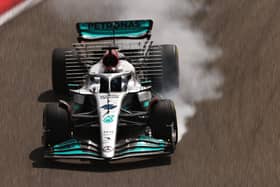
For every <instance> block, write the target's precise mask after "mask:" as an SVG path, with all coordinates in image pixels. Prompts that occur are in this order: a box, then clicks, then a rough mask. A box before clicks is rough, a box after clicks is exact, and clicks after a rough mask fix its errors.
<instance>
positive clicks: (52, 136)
mask: <svg viewBox="0 0 280 187" xmlns="http://www.w3.org/2000/svg"><path fill="white" fill-rule="evenodd" d="M70 124H71V123H70V117H69V114H68V112H67V111H66V110H65V109H63V108H61V107H59V105H57V104H47V105H46V107H45V109H44V113H43V128H44V134H43V137H42V143H43V145H44V146H46V147H47V146H53V145H55V144H58V143H61V142H63V141H66V140H67V139H69V138H70V137H71V128H70V127H71V126H70Z"/></svg>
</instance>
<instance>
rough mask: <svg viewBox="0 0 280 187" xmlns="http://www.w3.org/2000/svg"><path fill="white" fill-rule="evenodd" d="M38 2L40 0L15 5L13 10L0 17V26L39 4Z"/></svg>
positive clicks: (26, 0)
mask: <svg viewBox="0 0 280 187" xmlns="http://www.w3.org/2000/svg"><path fill="white" fill-rule="evenodd" d="M40 1H42V0H24V1H23V2H22V3H20V4H18V5H16V6H15V7H14V8H12V9H11V10H8V11H7V12H6V13H4V14H2V15H1V16H0V26H1V25H3V24H4V23H6V22H7V21H9V20H11V19H12V18H14V17H16V16H17V15H19V14H20V13H21V12H22V11H24V10H25V9H27V8H29V7H31V6H33V5H35V4H37V3H39V2H40Z"/></svg>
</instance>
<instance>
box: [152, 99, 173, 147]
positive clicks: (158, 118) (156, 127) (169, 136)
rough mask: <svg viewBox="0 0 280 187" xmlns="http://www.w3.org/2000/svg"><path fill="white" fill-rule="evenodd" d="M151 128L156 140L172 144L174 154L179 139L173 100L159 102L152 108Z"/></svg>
mask: <svg viewBox="0 0 280 187" xmlns="http://www.w3.org/2000/svg"><path fill="white" fill-rule="evenodd" d="M149 123H150V126H151V130H152V136H153V137H154V138H158V139H163V140H165V141H167V142H170V143H171V145H172V150H171V151H172V152H173V151H174V150H175V147H176V144H177V139H178V127H177V117H176V110H175V106H174V103H173V102H172V101H171V100H159V101H157V102H156V103H154V104H153V105H152V106H151V111H150V121H149Z"/></svg>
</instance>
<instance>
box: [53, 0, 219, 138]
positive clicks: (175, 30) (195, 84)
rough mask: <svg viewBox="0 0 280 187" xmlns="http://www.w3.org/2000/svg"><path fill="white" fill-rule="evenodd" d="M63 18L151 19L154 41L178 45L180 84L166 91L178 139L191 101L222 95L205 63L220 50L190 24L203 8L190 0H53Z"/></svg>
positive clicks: (192, 108) (216, 78)
mask: <svg viewBox="0 0 280 187" xmlns="http://www.w3.org/2000/svg"><path fill="white" fill-rule="evenodd" d="M53 4H54V5H55V9H56V12H57V13H59V16H61V17H62V18H63V19H74V20H76V21H79V20H80V21H97V20H98V21H103V20H115V19H143V18H145V19H153V20H154V29H153V32H152V34H153V36H152V39H153V40H154V41H155V43H157V44H176V45H177V46H178V49H179V66H180V68H179V69H180V88H179V90H176V91H172V92H170V93H168V94H167V96H168V97H169V98H171V99H172V100H173V101H174V102H175V105H176V110H177V118H178V125H179V126H178V128H179V129H178V130H179V140H180V139H181V138H182V137H183V135H184V134H185V133H186V132H187V126H186V123H187V120H188V119H189V118H191V117H192V116H193V115H194V114H195V111H196V109H195V103H197V102H200V101H204V100H208V99H217V98H220V97H221V96H222V92H221V91H219V88H220V87H221V86H222V84H223V75H222V74H221V73H220V71H219V70H218V69H217V68H215V67H214V66H211V68H209V64H211V63H213V62H214V61H215V60H216V59H217V58H218V57H219V56H220V55H221V50H220V49H219V48H217V47H215V46H211V45H209V44H208V42H207V37H206V36H205V34H204V33H202V32H201V31H200V30H198V29H196V28H194V27H193V26H192V20H191V18H192V16H193V15H194V14H196V13H197V12H198V11H200V10H201V9H203V8H205V7H204V4H203V1H192V0H153V1H151V0H141V1H138V0H118V1H117V2H116V1H114V0H104V1H102V2H101V1H97V0H93V1H91V0H83V2H78V1H76V0H60V1H53Z"/></svg>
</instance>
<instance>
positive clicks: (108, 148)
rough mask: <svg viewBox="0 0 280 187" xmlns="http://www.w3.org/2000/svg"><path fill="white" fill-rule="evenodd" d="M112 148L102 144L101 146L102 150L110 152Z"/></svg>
mask: <svg viewBox="0 0 280 187" xmlns="http://www.w3.org/2000/svg"><path fill="white" fill-rule="evenodd" d="M112 150H113V148H112V147H111V146H104V147H103V151H104V152H110V151H112Z"/></svg>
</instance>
